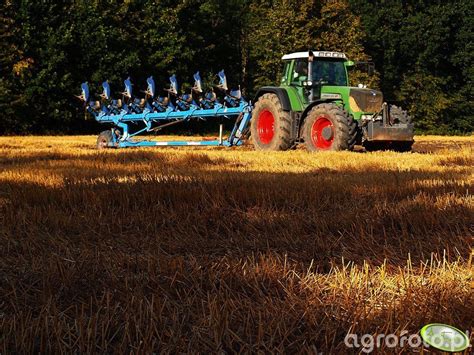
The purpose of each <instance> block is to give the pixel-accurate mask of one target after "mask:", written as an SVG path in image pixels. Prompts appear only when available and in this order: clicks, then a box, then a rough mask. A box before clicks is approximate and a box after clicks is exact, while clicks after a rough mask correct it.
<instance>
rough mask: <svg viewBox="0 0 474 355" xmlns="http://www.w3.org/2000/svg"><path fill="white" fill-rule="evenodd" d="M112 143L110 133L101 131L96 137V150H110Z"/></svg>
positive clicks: (109, 131)
mask: <svg viewBox="0 0 474 355" xmlns="http://www.w3.org/2000/svg"><path fill="white" fill-rule="evenodd" d="M112 142H113V137H112V131H111V130H110V129H109V130H108V131H103V132H101V133H100V134H99V137H97V149H105V148H110V147H111V145H112Z"/></svg>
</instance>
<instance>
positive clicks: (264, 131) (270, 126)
mask: <svg viewBox="0 0 474 355" xmlns="http://www.w3.org/2000/svg"><path fill="white" fill-rule="evenodd" d="M257 132H258V138H259V139H260V142H262V143H263V144H269V143H270V142H271V141H272V139H273V135H274V134H275V118H274V117H273V114H272V113H271V112H270V111H268V110H263V111H262V112H261V113H260V115H259V116H258V120H257Z"/></svg>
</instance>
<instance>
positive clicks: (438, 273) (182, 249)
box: [0, 136, 474, 353]
mask: <svg viewBox="0 0 474 355" xmlns="http://www.w3.org/2000/svg"><path fill="white" fill-rule="evenodd" d="M169 138H173V137H165V139H169ZM95 139H96V137H93V136H78V137H0V225H1V226H2V227H1V228H0V248H1V250H2V251H3V253H2V258H1V259H0V274H1V283H0V292H1V293H0V295H1V297H0V314H1V316H0V334H1V337H0V339H2V341H1V342H0V347H1V348H0V352H2V353H10V352H21V353H23V352H33V351H34V352H38V351H42V352H81V353H82V352H101V353H103V352H112V351H115V352H130V351H134V352H151V351H155V352H158V351H163V352H166V351H169V352H190V351H201V352H216V351H225V352H237V351H241V352H257V351H262V352H274V351H287V352H295V351H301V350H306V351H309V352H314V351H316V350H317V351H323V352H324V353H344V352H346V351H347V349H346V348H345V346H344V343H343V339H344V336H345V334H346V333H347V332H349V331H352V332H355V333H359V334H364V333H370V334H375V333H381V332H384V333H389V332H396V333H397V332H398V333H399V332H401V331H402V330H408V331H409V332H412V333H416V332H417V331H418V330H419V329H420V328H421V326H422V325H424V324H426V323H428V322H446V323H450V324H453V325H456V326H457V327H459V328H461V329H466V330H467V329H472V324H473V323H472V319H473V318H474V297H473V292H472V289H471V288H470V280H472V278H473V276H474V275H472V270H471V268H469V267H468V265H467V258H468V256H469V253H470V250H471V249H470V237H471V236H472V235H473V229H472V216H473V207H474V199H473V197H472V183H473V166H474V161H473V144H474V139H473V138H472V137H436V136H429V137H416V140H417V144H416V145H415V152H414V153H395V152H373V153H364V152H334V153H316V154H314V153H313V154H311V153H308V152H306V151H305V150H303V149H298V150H294V151H288V152H274V153H265V152H255V151H253V150H252V149H251V147H242V148H235V149H234V148H231V149H226V148H148V149H123V150H114V149H111V150H106V151H97V150H96V149H95V148H94V144H95ZM383 350H384V349H382V350H381V351H383ZM399 350H400V351H401V350H402V349H399ZM405 350H406V351H408V349H405Z"/></svg>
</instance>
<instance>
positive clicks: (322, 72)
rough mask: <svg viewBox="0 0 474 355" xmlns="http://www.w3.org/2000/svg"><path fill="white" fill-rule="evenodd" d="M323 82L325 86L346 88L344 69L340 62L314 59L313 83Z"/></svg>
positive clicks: (342, 63)
mask: <svg viewBox="0 0 474 355" xmlns="http://www.w3.org/2000/svg"><path fill="white" fill-rule="evenodd" d="M320 80H322V81H324V82H327V84H326V85H335V86H346V85H347V78H346V68H345V67H344V62H343V61H341V60H331V59H324V60H320V59H316V60H315V61H314V62H313V81H314V82H318V81H320Z"/></svg>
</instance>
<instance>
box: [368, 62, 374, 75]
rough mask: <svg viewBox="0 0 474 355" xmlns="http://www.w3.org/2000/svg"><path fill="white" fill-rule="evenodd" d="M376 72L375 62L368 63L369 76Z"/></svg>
mask: <svg viewBox="0 0 474 355" xmlns="http://www.w3.org/2000/svg"><path fill="white" fill-rule="evenodd" d="M374 73H375V64H374V63H368V65H367V74H369V76H372V75H374Z"/></svg>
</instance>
